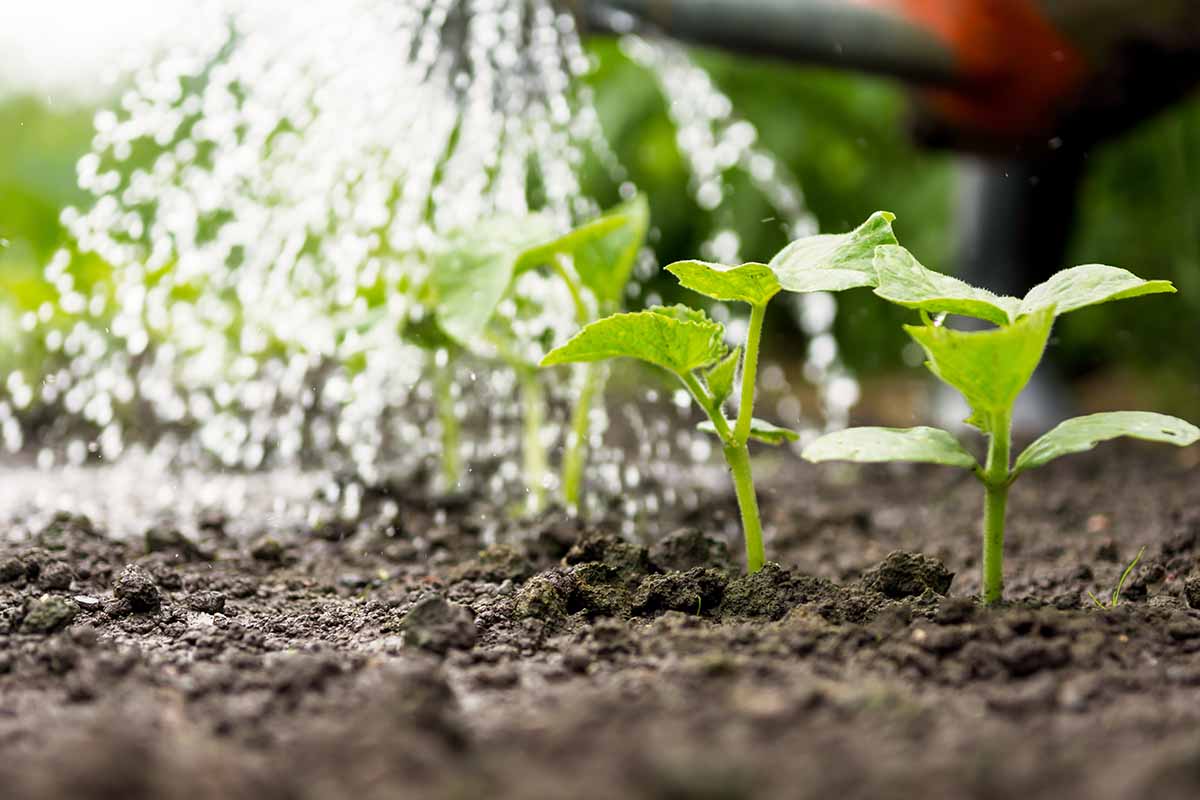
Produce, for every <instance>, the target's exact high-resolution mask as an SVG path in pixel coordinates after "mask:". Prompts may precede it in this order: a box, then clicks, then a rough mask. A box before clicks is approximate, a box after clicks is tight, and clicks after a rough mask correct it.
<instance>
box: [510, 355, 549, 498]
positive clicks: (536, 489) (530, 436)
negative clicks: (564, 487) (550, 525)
mask: <svg viewBox="0 0 1200 800" xmlns="http://www.w3.org/2000/svg"><path fill="white" fill-rule="evenodd" d="M517 380H518V382H519V384H520V390H521V408H522V420H521V431H522V436H521V460H522V465H523V467H524V469H523V472H524V475H525V491H526V493H527V496H528V500H527V502H526V510H528V511H529V513H530V514H537V513H538V512H540V511H541V510H542V509H543V508H545V507H546V448H545V447H543V446H542V426H543V425H544V424H545V419H546V398H545V396H544V393H543V391H542V384H541V381H539V380H538V375H537V372H536V371H534V370H531V369H518V370H517Z"/></svg>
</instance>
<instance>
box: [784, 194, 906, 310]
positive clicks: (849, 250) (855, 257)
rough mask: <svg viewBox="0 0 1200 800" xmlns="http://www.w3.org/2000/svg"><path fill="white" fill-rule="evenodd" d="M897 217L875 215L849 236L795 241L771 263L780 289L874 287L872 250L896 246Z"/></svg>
mask: <svg viewBox="0 0 1200 800" xmlns="http://www.w3.org/2000/svg"><path fill="white" fill-rule="evenodd" d="M894 219H896V215H895V214H892V213H889V212H887V211H876V212H875V213H874V214H872V215H871V216H870V217H869V218H868V219H867V221H866V222H864V223H863V224H862V225H859V226H858V227H857V228H855V229H854V230H852V231H850V232H849V233H839V234H822V235H819V236H808V237H806V238H804V239H797V240H796V241H794V242H792V243H791V244H789V245H788V246H787V247H785V248H783V249H782V250H780V251H779V253H778V254H777V255H776V256H775V257H774V258H772V259H771V263H770V265H769V266H770V267H771V269H772V270H773V271H774V272H775V275H776V277H777V278H778V279H779V284H780V286H781V287H782V288H783V289H785V290H787V291H789V292H840V291H842V290H844V289H853V288H855V287H858V286H874V285H875V266H874V254H875V248H876V247H879V246H881V245H894V244H896V235H895V234H894V233H892V221H893V220H894Z"/></svg>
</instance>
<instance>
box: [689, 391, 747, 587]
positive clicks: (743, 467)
mask: <svg viewBox="0 0 1200 800" xmlns="http://www.w3.org/2000/svg"><path fill="white" fill-rule="evenodd" d="M679 377H680V378H681V379H682V380H683V385H684V386H686V387H687V390H688V391H689V392H691V394H692V397H693V398H695V400H696V404H697V405H699V406H700V408H702V409H703V410H704V413H705V414H707V415H708V418H709V420H710V421H711V422H712V424H713V427H714V428H716V430H717V435H718V436H719V437H721V445H722V452H723V453H724V455H725V463H727V464H728V465H729V474H730V475H731V476H732V477H733V490H734V493H735V494H736V495H737V501H738V511H740V512H741V515H742V536H743V538H745V540H746V570H747V571H748V572H758V571H759V570H760V569H762V566H763V563H764V562H765V561H766V554H765V553H764V551H763V538H762V520H761V519H759V516H758V496H757V495H756V494H755V493H754V477H753V475H751V473H750V448H749V447H748V446H747V445H746V443H745V442H744V441H743V442H742V443H740V444H738V443H737V442H735V441H734V439H733V437H734V434H733V431H731V430H729V424H728V423H726V422H725V415H724V414H722V413H721V409H720V407H719V406H718V405H717V403H715V402H714V401H713V397H712V395H711V394H709V392H708V389H706V388H704V385H703V384H702V383H700V381H698V380H696V376H695V375H692V374H690V373H689V374H686V375H680V376H679Z"/></svg>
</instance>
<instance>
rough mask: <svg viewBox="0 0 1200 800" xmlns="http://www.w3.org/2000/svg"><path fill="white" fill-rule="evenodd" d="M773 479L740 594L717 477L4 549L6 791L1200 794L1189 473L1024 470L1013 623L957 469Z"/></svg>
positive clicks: (36, 537) (1127, 453)
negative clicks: (1096, 601)
mask: <svg viewBox="0 0 1200 800" xmlns="http://www.w3.org/2000/svg"><path fill="white" fill-rule="evenodd" d="M763 471H770V472H773V473H774V475H773V477H772V478H770V479H769V480H768V481H766V486H765V488H764V491H763V493H762V494H763V506H764V516H765V519H766V521H767V524H768V527H769V529H770V530H771V531H772V532H773V536H772V538H771V540H770V541H769V542H768V551H769V554H770V556H771V557H773V558H774V559H776V560H777V561H778V564H772V565H769V566H768V567H767V568H766V569H764V570H763V571H762V572H760V573H758V574H756V575H754V576H750V577H747V576H744V575H743V574H742V570H741V567H740V557H739V556H738V555H737V553H738V551H739V550H740V545H739V544H738V543H737V540H736V538H735V537H736V531H735V529H734V527H733V526H734V524H735V521H736V509H735V506H734V503H733V498H732V494H731V493H730V492H719V493H713V494H711V495H710V496H709V497H708V499H707V500H706V501H705V502H703V503H701V504H700V505H699V506H698V507H697V508H694V509H691V510H687V511H680V510H674V511H673V510H670V509H668V510H665V511H664V512H663V514H664V519H666V520H667V521H669V522H670V523H671V527H673V528H674V529H675V530H674V532H673V533H671V534H670V535H669V536H666V537H664V538H660V539H658V540H656V541H652V542H651V541H638V540H637V538H636V535H635V536H634V537H632V538H630V537H624V538H622V537H621V536H620V535H619V533H620V531H621V530H622V525H621V524H620V523H619V522H618V521H616V520H611V521H609V520H606V519H605V517H604V515H603V514H601V515H598V517H597V518H596V519H594V520H593V521H590V522H587V523H582V522H576V521H572V520H570V519H568V518H566V517H565V516H564V515H562V514H559V513H548V514H546V515H544V516H542V517H541V518H538V519H535V520H531V521H525V522H511V523H506V524H505V525H504V526H502V527H501V529H500V530H499V531H498V532H496V531H495V529H494V526H492V527H489V526H486V525H484V524H482V523H481V520H482V519H484V518H486V517H488V515H489V514H494V513H495V512H494V511H492V510H489V509H488V508H487V507H486V506H483V505H481V503H480V502H479V501H473V500H471V499H469V498H468V499H462V498H460V499H455V500H447V499H437V498H431V497H426V496H422V495H420V494H416V493H410V492H406V491H404V490H403V488H402V487H399V488H398V487H393V488H392V489H390V490H387V491H384V492H380V493H376V494H374V495H368V496H367V497H366V499H365V502H364V518H368V512H370V514H369V519H370V522H369V523H364V524H359V525H354V524H344V525H323V526H320V527H318V528H316V529H312V528H306V527H305V526H303V525H287V526H280V525H278V524H275V523H273V522H272V521H271V520H270V519H267V518H264V519H262V520H256V519H253V518H250V519H246V518H241V519H230V518H228V517H226V516H224V515H223V514H222V513H221V510H220V509H213V510H210V511H208V512H205V513H204V514H203V515H202V516H201V517H198V518H193V519H190V520H164V522H163V523H162V524H161V525H156V526H152V527H150V528H149V529H147V530H145V531H142V532H140V533H139V535H138V536H136V537H134V538H128V537H127V538H125V539H117V538H114V537H113V536H112V535H110V534H111V532H110V531H106V530H101V529H99V526H98V525H96V524H94V523H93V522H91V521H90V520H89V519H87V518H84V517H79V516H70V515H62V516H59V517H56V518H53V519H51V520H50V521H49V523H48V524H47V525H45V526H44V527H43V528H41V529H40V530H38V531H36V532H34V533H32V534H30V535H29V536H24V535H22V536H12V535H9V536H7V537H6V536H5V535H3V534H2V533H0V541H2V540H4V539H5V538H8V539H10V540H11V539H14V538H15V539H18V540H17V541H10V542H9V543H7V544H3V545H0V787H2V789H0V795H2V796H3V797H4V798H6V800H24V799H25V798H50V797H63V798H67V797H69V798H223V799H224V798H396V797H414V798H475V797H488V798H543V797H544V798H561V797H573V798H608V797H621V798H731V799H732V798H810V797H811V798H830V797H834V798H842V799H843V800H844V799H846V798H880V797H928V798H968V797H970V798H974V797H979V798H993V797H994V798H1005V799H1006V800H1007V799H1008V798H1013V797H1020V798H1023V800H1030V799H1031V798H1075V797H1079V798H1084V797H1086V798H1100V799H1101V800H1103V798H1135V797H1136V798H1142V797H1150V798H1157V799H1159V800H1161V799H1162V798H1176V797H1179V798H1195V797H1200V610H1198V609H1200V568H1198V560H1197V559H1198V556H1200V503H1197V499H1198V497H1200V466H1197V465H1196V463H1195V460H1194V458H1189V457H1186V456H1185V455H1182V454H1177V453H1176V452H1174V451H1172V452H1170V453H1164V452H1163V451H1162V450H1152V449H1143V448H1136V447H1131V448H1110V449H1108V450H1103V451H1099V452H1096V453H1092V454H1089V455H1086V456H1082V457H1078V458H1075V459H1074V460H1069V459H1068V460H1064V461H1063V462H1059V463H1056V464H1055V465H1053V466H1052V467H1050V468H1047V469H1046V470H1044V471H1043V472H1042V474H1040V475H1035V476H1032V477H1031V478H1026V479H1025V480H1024V481H1023V482H1022V483H1018V485H1017V486H1016V487H1015V489H1014V492H1013V498H1012V501H1011V508H1012V514H1011V523H1010V540H1009V543H1008V554H1009V560H1008V562H1007V572H1008V576H1009V583H1008V593H1009V598H1010V601H1011V602H1010V604H1009V605H1007V606H1006V607H1003V608H1000V609H984V608H981V607H979V606H977V604H976V603H975V602H974V601H973V600H972V599H971V598H972V596H973V594H974V593H975V592H976V591H977V589H978V580H977V577H976V571H977V555H976V554H977V549H978V536H977V535H976V533H975V528H976V519H977V514H978V507H979V504H980V502H981V500H980V496H979V489H978V487H977V486H976V485H974V483H973V481H971V480H970V478H969V476H964V475H960V474H958V473H956V472H954V471H951V470H939V469H903V470H900V469H894V468H882V467H881V468H877V469H876V468H871V469H866V470H861V471H849V470H839V469H836V468H835V469H823V470H818V469H816V468H813V467H809V466H807V465H803V464H800V463H798V462H795V461H793V460H790V459H784V460H783V461H782V462H779V463H776V464H775V465H774V469H764V470H763ZM385 501H386V502H387V505H386V506H381V505H380V504H381V503H384V502H385ZM380 507H385V508H387V509H388V511H387V513H386V514H383V515H382V516H381V515H380V514H379V513H378V511H379V508H380ZM184 523H186V524H184ZM182 531H186V533H185V532H182ZM635 533H636V532H635ZM493 540H494V541H493ZM1142 545H1145V546H1146V551H1145V557H1144V558H1143V560H1142V562H1141V563H1140V565H1139V566H1138V567H1137V569H1136V570H1135V571H1134V573H1133V576H1132V578H1131V580H1130V582H1129V584H1128V585H1127V587H1126V591H1125V599H1124V600H1123V602H1122V603H1121V605H1120V606H1119V607H1118V608H1115V609H1111V610H1101V609H1098V608H1096V607H1095V606H1094V605H1093V604H1092V602H1091V600H1089V599H1088V597H1087V592H1088V591H1093V592H1095V593H1096V594H1097V595H1100V596H1103V597H1107V595H1108V593H1109V592H1110V591H1111V588H1112V586H1113V584H1114V582H1115V581H1116V579H1117V577H1118V576H1119V575H1120V573H1121V571H1122V569H1123V568H1124V566H1125V564H1126V563H1127V562H1128V561H1129V560H1130V559H1132V557H1133V556H1134V555H1135V554H1136V552H1137V551H1138V548H1139V547H1141V546H1142Z"/></svg>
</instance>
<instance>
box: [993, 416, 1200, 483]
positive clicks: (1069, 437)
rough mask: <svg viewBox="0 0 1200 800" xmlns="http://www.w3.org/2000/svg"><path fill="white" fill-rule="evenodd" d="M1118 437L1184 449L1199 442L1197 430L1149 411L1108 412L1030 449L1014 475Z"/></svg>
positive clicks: (1079, 420)
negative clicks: (1171, 445)
mask: <svg viewBox="0 0 1200 800" xmlns="http://www.w3.org/2000/svg"><path fill="white" fill-rule="evenodd" d="M1121 436H1128V437H1131V438H1133V439H1144V440H1146V441H1148V442H1164V443H1166V444H1173V445H1177V446H1179V447H1187V446H1188V445H1191V444H1195V443H1196V442H1197V441H1200V428H1197V427H1196V426H1195V425H1192V424H1191V423H1188V422H1184V421H1183V420H1181V419H1179V418H1177V417H1171V416H1167V415H1166V414H1154V413H1151V412H1149V411H1109V412H1106V413H1103V414H1089V415H1087V416H1085V417H1075V418H1074V419H1069V420H1067V421H1066V422H1062V423H1060V424H1059V425H1057V426H1056V427H1054V428H1052V429H1051V430H1050V431H1048V432H1047V433H1045V434H1044V435H1042V436H1041V437H1040V438H1038V439H1037V441H1035V442H1034V443H1033V444H1031V445H1029V447H1027V448H1026V449H1025V452H1023V453H1021V455H1020V456H1019V457H1018V458H1017V463H1016V465H1015V466H1014V468H1013V474H1014V475H1015V474H1017V473H1019V472H1022V471H1024V470H1027V469H1033V468H1034V467H1040V466H1041V465H1043V464H1045V463H1046V462H1048V461H1053V460H1054V459H1056V458H1058V457H1059V456H1065V455H1069V454H1071V453H1082V452H1084V451H1085V450H1091V449H1092V448H1093V447H1095V446H1096V445H1098V444H1100V443H1101V442H1106V441H1108V440H1109V439H1116V438H1118V437H1121Z"/></svg>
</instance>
